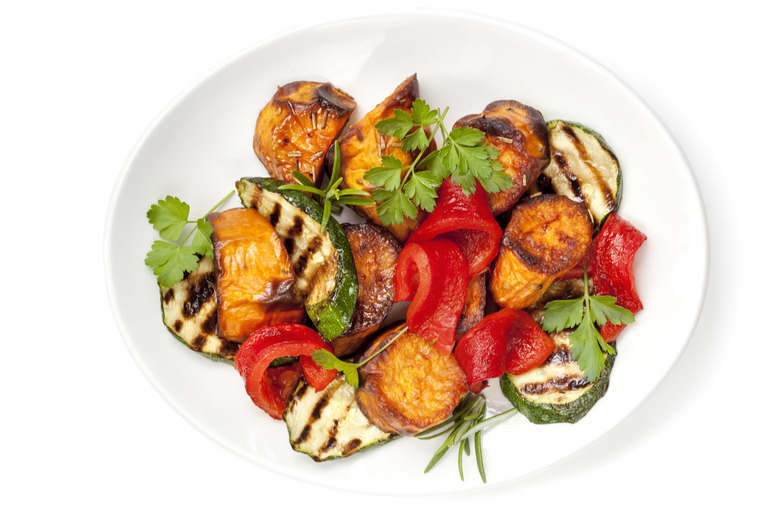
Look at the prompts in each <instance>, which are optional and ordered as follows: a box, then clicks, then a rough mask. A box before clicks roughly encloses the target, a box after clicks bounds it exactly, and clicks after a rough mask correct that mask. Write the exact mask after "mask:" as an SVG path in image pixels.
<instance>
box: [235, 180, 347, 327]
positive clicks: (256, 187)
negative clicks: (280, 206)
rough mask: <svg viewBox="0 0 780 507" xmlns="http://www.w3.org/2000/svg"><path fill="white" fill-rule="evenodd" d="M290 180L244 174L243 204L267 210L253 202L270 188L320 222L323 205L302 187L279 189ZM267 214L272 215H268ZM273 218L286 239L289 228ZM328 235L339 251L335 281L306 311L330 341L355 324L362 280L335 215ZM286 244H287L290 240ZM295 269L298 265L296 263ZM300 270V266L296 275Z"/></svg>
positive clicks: (239, 186) (239, 185) (240, 183)
mask: <svg viewBox="0 0 780 507" xmlns="http://www.w3.org/2000/svg"><path fill="white" fill-rule="evenodd" d="M286 184H287V183H286V182H283V181H281V180H277V179H274V178H241V179H240V180H239V181H237V182H236V189H237V190H238V196H239V198H240V199H241V202H242V204H243V205H244V206H246V207H255V208H258V210H259V211H260V212H261V214H264V213H263V211H262V210H260V209H259V206H255V205H254V204H253V202H254V198H255V197H256V196H258V195H260V194H262V193H263V192H268V193H271V194H278V195H280V196H281V197H282V198H283V199H284V200H285V201H287V202H288V203H289V204H291V205H292V206H295V207H296V208H298V209H299V210H301V211H303V212H304V213H305V214H307V215H308V216H309V217H311V218H312V219H313V220H314V221H315V222H317V223H318V224H319V223H320V222H321V220H322V216H323V211H322V207H321V206H320V205H319V204H318V203H317V202H316V201H314V199H312V198H311V197H309V196H308V195H306V194H304V193H303V192H300V191H298V190H279V187H280V186H282V185H286ZM266 218H267V219H269V218H270V217H269V216H266ZM270 221H271V223H272V225H274V226H275V227H276V229H277V232H278V233H279V235H280V236H281V237H282V240H283V241H284V240H285V238H286V237H287V236H286V234H287V231H284V230H280V228H279V227H277V226H276V225H275V224H274V220H270ZM325 236H326V237H325V238H324V239H323V241H329V242H330V243H331V244H332V245H333V248H334V249H335V251H336V270H335V275H334V276H335V284H334V287H333V289H332V290H331V291H330V293H329V294H328V295H327V296H326V297H324V298H323V299H321V300H319V301H310V300H308V299H309V298H307V301H306V303H305V304H306V313H308V315H309V318H310V319H311V320H312V322H313V323H314V326H315V327H316V328H317V330H318V331H319V332H320V334H321V335H322V337H323V338H325V340H326V341H331V340H333V339H334V338H336V337H338V336H340V335H341V334H342V333H344V331H346V330H347V329H349V327H350V326H351V325H352V314H353V313H354V311H355V304H356V302H357V295H358V281H357V272H356V269H355V260H354V258H353V257H352V248H351V247H350V244H349V240H347V236H346V235H345V234H344V230H343V229H342V228H341V225H339V223H338V222H337V221H336V220H335V219H333V220H328V223H327V225H326V228H325ZM285 245H287V243H286V242H285ZM293 269H296V265H295V264H294V265H293ZM298 274H299V273H298V271H297V270H296V275H298Z"/></svg>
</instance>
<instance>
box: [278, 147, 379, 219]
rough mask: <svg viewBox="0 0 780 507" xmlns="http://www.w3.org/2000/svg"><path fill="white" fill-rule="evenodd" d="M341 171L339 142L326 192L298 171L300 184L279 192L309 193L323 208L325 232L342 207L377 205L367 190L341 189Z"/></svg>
mask: <svg viewBox="0 0 780 507" xmlns="http://www.w3.org/2000/svg"><path fill="white" fill-rule="evenodd" d="M340 170H341V149H339V142H338V141H336V142H335V143H334V145H333V172H332V173H331V175H330V180H329V181H328V185H327V186H326V187H325V189H324V190H321V189H319V188H317V186H316V185H315V184H314V182H313V181H312V180H310V179H309V177H308V176H306V175H305V174H303V173H301V172H298V171H293V172H292V175H293V177H294V178H295V179H296V180H297V181H298V183H292V184H289V185H282V186H280V187H279V190H300V191H301V192H309V193H310V194H312V195H313V197H314V200H315V201H317V202H318V203H319V204H320V205H321V206H322V222H321V223H320V232H322V233H324V232H325V228H326V227H327V226H328V220H329V219H330V215H331V214H336V215H338V214H339V213H340V212H341V206H342V205H345V204H346V205H351V206H365V205H370V204H376V202H375V201H374V200H373V199H371V194H369V193H368V192H366V191H365V190H358V189H354V188H346V189H341V188H339V185H341V182H342V181H344V178H341V177H339V171H340Z"/></svg>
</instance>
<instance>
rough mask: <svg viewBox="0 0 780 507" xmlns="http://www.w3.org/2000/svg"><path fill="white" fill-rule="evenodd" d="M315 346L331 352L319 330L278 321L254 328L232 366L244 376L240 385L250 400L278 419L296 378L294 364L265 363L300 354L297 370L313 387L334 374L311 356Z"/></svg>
mask: <svg viewBox="0 0 780 507" xmlns="http://www.w3.org/2000/svg"><path fill="white" fill-rule="evenodd" d="M318 349H326V350H328V351H329V352H333V348H332V347H331V346H330V344H328V343H327V342H325V340H324V339H323V338H322V336H320V334H319V333H318V332H316V331H314V330H313V329H311V328H308V327H306V326H304V325H301V324H279V325H275V326H266V327H262V328H260V329H258V330H257V331H255V332H254V333H252V335H250V336H249V338H247V340H246V341H245V342H244V343H243V344H241V347H240V348H239V349H238V353H237V354H236V358H235V361H234V366H235V368H236V370H238V372H239V373H240V374H241V377H243V379H244V387H245V388H246V392H247V394H248V395H249V397H250V398H252V401H253V402H254V403H255V405H257V406H258V407H260V408H262V409H263V410H264V411H265V412H267V413H268V415H270V416H271V417H273V418H274V419H281V418H282V412H284V406H285V404H286V403H287V397H288V396H289V394H290V392H291V391H292V387H293V386H294V385H295V381H297V379H298V378H300V373H298V375H297V378H294V379H293V378H292V374H291V373H290V372H295V371H296V370H295V369H294V368H287V367H281V368H272V369H269V368H268V366H269V365H270V364H271V361H273V360H274V359H276V358H278V357H285V356H301V362H300V363H301V364H300V365H299V366H298V367H297V371H298V372H301V371H302V373H303V376H304V377H305V378H306V382H307V383H308V384H309V385H312V386H313V387H315V388H316V389H317V390H321V389H323V388H324V387H325V386H327V385H328V384H329V383H330V382H331V381H332V380H333V379H334V378H335V377H336V375H337V372H336V370H325V369H323V368H321V367H320V366H319V365H318V364H317V363H315V362H314V361H313V360H312V359H311V357H310V356H311V354H312V353H313V352H314V351H315V350H318Z"/></svg>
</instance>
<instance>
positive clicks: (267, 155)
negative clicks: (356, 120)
mask: <svg viewBox="0 0 780 507" xmlns="http://www.w3.org/2000/svg"><path fill="white" fill-rule="evenodd" d="M354 109H355V101H354V99H352V97H350V96H349V95H347V94H346V93H345V92H343V91H341V90H339V89H338V88H335V87H334V86H333V85H332V84H330V83H317V82H312V81H295V82H292V83H288V84H286V85H284V86H281V87H279V89H278V90H277V91H276V93H275V94H274V96H273V98H271V101H270V102H268V104H267V105H266V106H265V107H264V108H263V109H262V110H261V111H260V114H259V115H258V118H257V125H256V127H255V137H254V149H255V153H256V154H257V157H258V158H259V159H260V161H261V162H262V163H263V165H264V166H265V167H266V169H268V173H269V174H270V175H271V176H273V177H274V178H278V179H281V180H284V181H287V182H289V183H297V181H296V180H295V179H294V178H293V176H292V172H293V171H298V172H301V173H303V174H305V175H306V176H308V177H309V179H310V180H312V181H314V182H315V183H317V184H319V183H320V181H321V179H322V174H323V169H324V166H325V157H326V155H327V151H328V148H330V145H331V144H332V143H333V141H334V140H335V139H336V137H338V135H339V134H340V133H341V130H342V129H343V128H344V125H346V123H347V121H348V120H349V116H350V115H351V114H352V111H353V110H354Z"/></svg>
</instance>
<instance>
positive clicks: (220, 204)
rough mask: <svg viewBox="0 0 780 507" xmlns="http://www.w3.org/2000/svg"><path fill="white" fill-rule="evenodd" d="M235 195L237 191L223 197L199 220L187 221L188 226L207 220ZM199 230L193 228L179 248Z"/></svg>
mask: <svg viewBox="0 0 780 507" xmlns="http://www.w3.org/2000/svg"><path fill="white" fill-rule="evenodd" d="M235 193H236V191H235V190H231V191H230V193H229V194H228V195H226V196H225V197H223V198H222V199H221V200H220V201H219V202H218V203H217V204H215V205H214V206H213V207H212V208H211V209H210V210H208V211H207V212H206V213H205V214H204V215H203V216H202V217H200V218H199V219H198V220H187V223H188V224H197V223H198V221H200V220H203V219H205V218H206V217H207V216H209V215H210V214H212V213H213V212H215V211H216V210H217V209H218V208H219V207H220V206H222V205H223V204H225V201H227V200H228V199H230V198H231V197H233V194H235ZM197 230H198V228H197V227H193V228H192V229H190V232H189V233H188V234H187V236H185V237H184V239H183V240H181V241H180V242H179V246H182V245H183V244H184V243H186V242H187V240H188V239H190V236H192V235H193V234H194V233H195V231H197Z"/></svg>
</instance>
